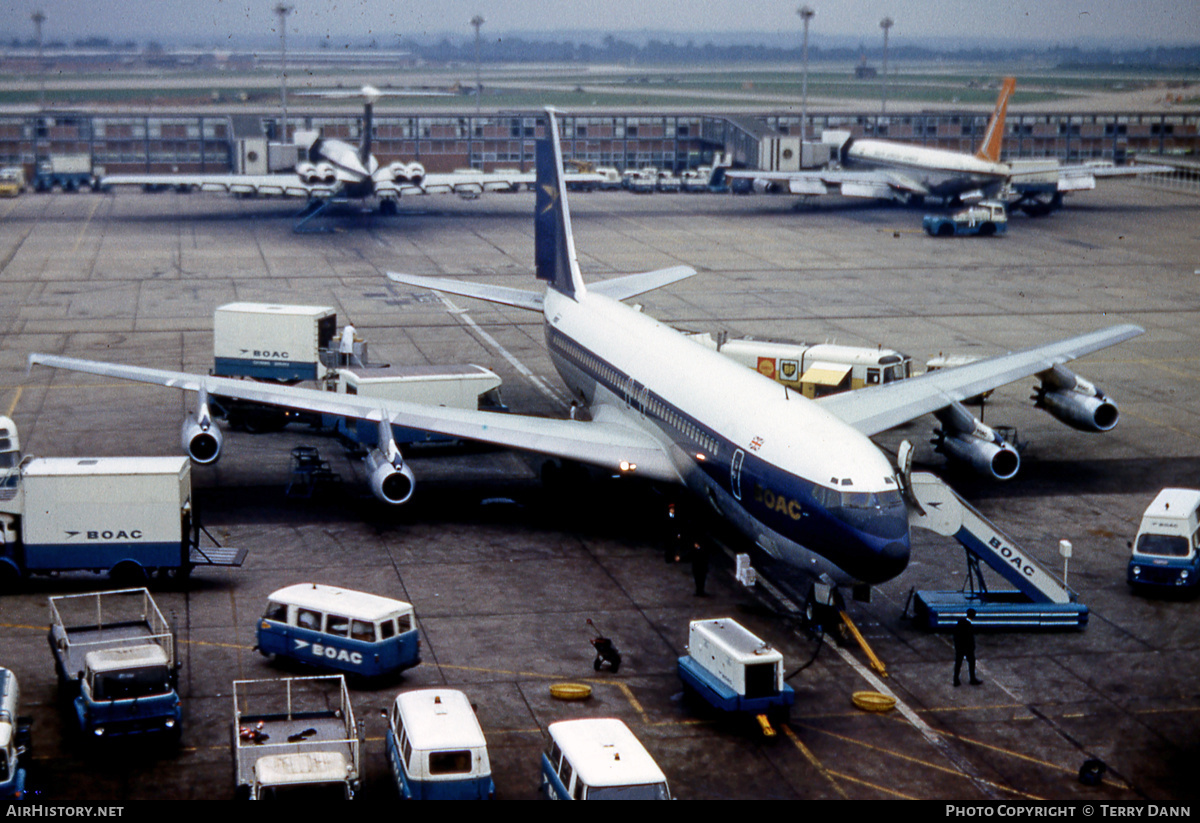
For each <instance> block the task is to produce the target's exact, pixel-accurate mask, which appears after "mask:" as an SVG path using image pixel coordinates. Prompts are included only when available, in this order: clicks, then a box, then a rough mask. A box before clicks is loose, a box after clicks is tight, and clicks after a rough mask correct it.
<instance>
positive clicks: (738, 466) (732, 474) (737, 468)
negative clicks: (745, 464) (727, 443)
mask: <svg viewBox="0 0 1200 823" xmlns="http://www.w3.org/2000/svg"><path fill="white" fill-rule="evenodd" d="M745 457H746V453H745V452H743V451H742V450H741V449H738V450H737V451H735V452H734V453H733V462H732V463H730V464H729V490H730V491H732V492H733V497H734V499H735V500H741V499H742V460H743V459H744V458H745Z"/></svg>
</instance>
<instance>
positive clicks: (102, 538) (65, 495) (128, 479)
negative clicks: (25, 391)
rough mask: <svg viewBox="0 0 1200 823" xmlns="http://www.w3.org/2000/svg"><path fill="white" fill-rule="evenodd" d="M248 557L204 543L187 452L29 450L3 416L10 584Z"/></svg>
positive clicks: (174, 569) (136, 578)
mask: <svg viewBox="0 0 1200 823" xmlns="http://www.w3.org/2000/svg"><path fill="white" fill-rule="evenodd" d="M244 557H245V551H244V550H237V551H233V550H227V549H211V550H210V549H208V548H205V549H204V550H201V549H200V548H199V547H198V545H197V541H196V529H195V525H194V512H193V511H192V473H191V462H190V461H189V460H188V459H187V458H186V457H183V456H179V457H39V458H33V457H22V456H21V453H20V445H19V442H18V439H17V431H16V426H15V425H14V424H13V422H12V420H11V419H9V418H7V417H0V589H2V588H11V587H13V586H14V585H15V584H16V583H17V582H18V581H20V580H21V579H22V578H25V577H27V576H29V575H34V574H56V573H59V572H72V571H90V572H96V573H104V572H108V573H109V575H110V576H111V577H112V578H113V579H114V580H116V581H118V583H120V584H124V585H140V584H141V583H142V582H144V581H145V580H146V578H147V576H148V575H150V574H154V573H157V574H158V575H159V576H160V577H162V576H165V575H168V574H169V575H174V576H184V575H187V574H188V573H190V572H191V570H192V569H193V568H194V567H195V566H197V565H228V566H240V565H241V563H242V560H243V558H244Z"/></svg>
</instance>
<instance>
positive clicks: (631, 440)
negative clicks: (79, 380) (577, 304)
mask: <svg viewBox="0 0 1200 823" xmlns="http://www.w3.org/2000/svg"><path fill="white" fill-rule="evenodd" d="M29 365H30V366H31V367H32V366H34V365H42V366H50V367H51V368H56V369H67V370H70V371H77V372H84V373H87V374H95V375H100V376H103V377H111V378H116V379H120V380H130V381H134V382H138V383H150V384H153V385H156V386H166V387H169V388H175V389H180V390H182V391H199V390H200V389H201V388H204V389H205V390H207V392H208V393H209V395H211V396H213V397H230V398H236V399H239V400H248V401H251V402H254V403H264V404H267V405H271V406H278V407H280V408H286V409H295V410H298V411H306V412H315V413H317V414H331V415H340V416H343V417H352V418H356V419H359V420H371V421H379V420H382V419H384V418H386V419H388V420H389V421H391V423H392V424H393V425H396V426H404V427H406V428H412V429H419V430H421V431H428V432H435V433H437V434H444V435H447V436H449V437H461V438H464V439H467V440H476V441H479V442H481V443H491V444H494V445H497V446H505V447H507V448H512V449H519V450H521V451H530V452H536V453H538V454H545V455H550V456H552V457H559V458H564V459H568V460H577V461H579V462H581V463H587V464H589V465H593V466H599V467H601V468H604V469H609V470H611V471H613V472H618V471H622V465H623V464H626V463H629V464H634V465H636V467H637V473H638V474H639V475H642V476H645V477H649V478H651V479H654V480H663V481H667V482H680V479H679V474H678V473H677V472H676V470H675V468H674V466H673V465H672V464H671V461H670V459H669V458H668V457H667V454H666V451H665V450H664V449H663V448H662V446H661V445H660V444H659V443H658V442H657V441H656V440H654V439H653V438H651V437H650V436H649V435H648V434H646V433H645V432H643V431H641V430H639V429H633V428H630V427H628V426H625V425H621V424H620V423H614V422H607V421H583V420H553V419H549V418H542V417H531V416H526V415H517V414H500V413H496V412H484V411H477V410H474V409H453V408H446V407H443V406H425V405H422V404H419V403H405V402H401V401H397V400H386V399H383V398H378V397H367V396H365V395H347V394H335V393H333V392H327V391H319V390H317V389H307V388H301V387H297V386H280V385H275V384H270V383H256V382H254V381H251V380H235V379H232V378H228V377H213V376H209V375H198V374H188V373H186V372H173V371H166V370H164V369H151V368H145V367H141V366H124V365H120V364H117V363H103V362H99V361H95V360H79V359H76V358H73V357H59V356H57V355H52V354H31V355H29Z"/></svg>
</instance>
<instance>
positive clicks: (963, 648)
mask: <svg viewBox="0 0 1200 823" xmlns="http://www.w3.org/2000/svg"><path fill="white" fill-rule="evenodd" d="M973 617H975V610H974V609H967V616H966V617H961V618H959V620H958V623H957V624H956V625H955V626H954V685H955V686H961V685H962V681H960V680H959V673H960V672H962V664H963V659H964V658H965V659H966V661H967V671H968V672H969V673H970V675H971V685H972V686H978V685H979V684H980V683H982V682H983V681H982V680H980V679H979V678H978V677H976V676H975V624H974V623H972V622H971V619H972V618H973Z"/></svg>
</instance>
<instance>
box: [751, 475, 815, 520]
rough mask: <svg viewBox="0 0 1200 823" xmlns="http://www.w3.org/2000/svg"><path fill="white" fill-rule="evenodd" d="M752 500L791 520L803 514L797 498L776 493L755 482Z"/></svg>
mask: <svg viewBox="0 0 1200 823" xmlns="http://www.w3.org/2000/svg"><path fill="white" fill-rule="evenodd" d="M754 502H756V503H761V504H762V505H763V506H765V507H766V508H768V509H769V510H771V511H773V512H778V513H779V514H782V515H785V516H787V517H790V518H792V519H793V520H799V519H800V517H801V515H803V514H804V508H803V507H802V506H801V505H800V502H799V501H798V500H793V499H792V498H790V497H786V496H784V495H782V494H776V493H775V492H773V491H771V490H770V489H764V488H763V487H762V486H760V485H758V484H757V483H755V484H754Z"/></svg>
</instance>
